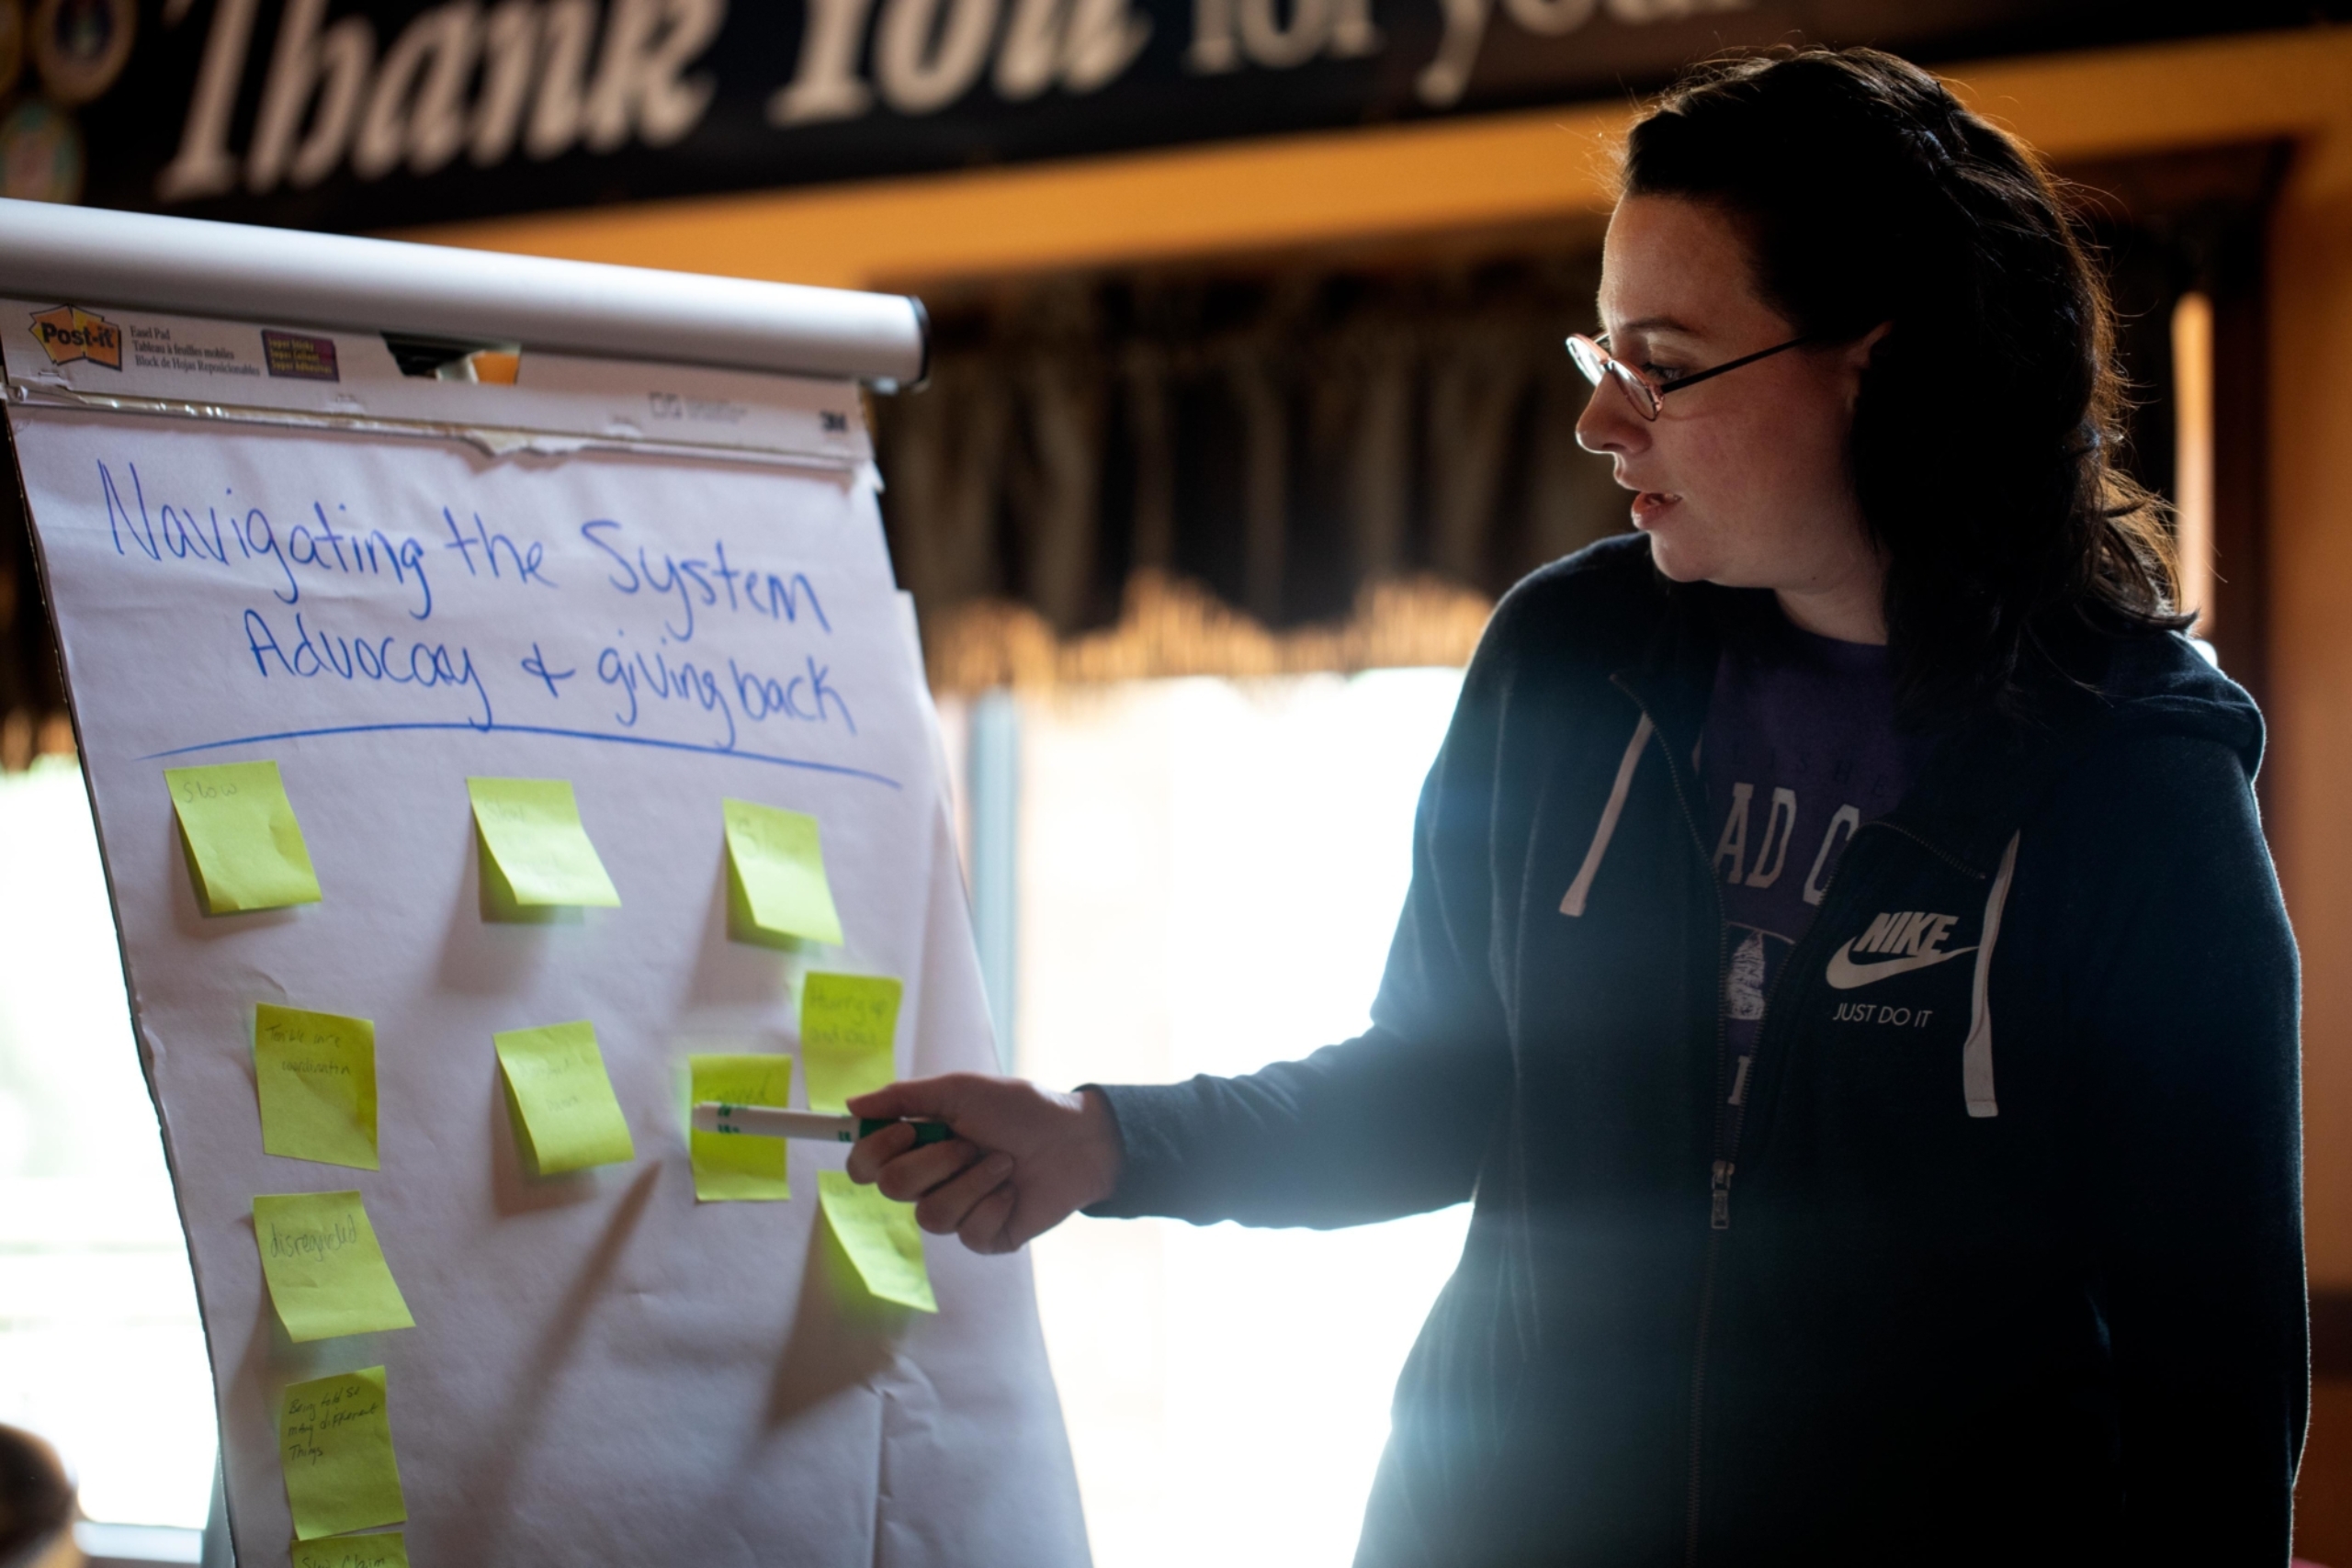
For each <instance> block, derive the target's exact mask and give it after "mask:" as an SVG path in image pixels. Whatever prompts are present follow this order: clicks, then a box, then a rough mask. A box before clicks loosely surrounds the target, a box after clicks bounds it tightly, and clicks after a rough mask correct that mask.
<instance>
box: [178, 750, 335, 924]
mask: <svg viewBox="0 0 2352 1568" xmlns="http://www.w3.org/2000/svg"><path fill="white" fill-rule="evenodd" d="M164 784H166V785H168V786H169V787H170V789H171V792H172V810H173V812H174V813H175V815H176V816H177V817H178V818H179V825H180V848H181V849H182V850H183V851H185V852H187V863H188V870H189V873H190V874H191V875H193V876H194V878H195V880H196V896H197V898H198V902H200V903H202V904H203V906H204V912H205V913H206V914H208V915H236V914H243V913H246V912H248V911H250V910H254V909H282V908H286V907H287V906H288V905H290V904H315V903H317V902H318V901H319V897H320V895H319V878H318V874H317V873H316V872H315V871H313V870H311V851H310V848H309V846H308V845H306V844H304V843H303V841H302V825H301V823H300V822H298V821H296V820H295V819H294V803H293V802H292V801H289V800H288V799H287V798H286V783H285V781H284V780H283V779H281V778H280V777H279V776H278V773H277V763H276V762H223V763H220V764H219V765H217V766H214V767H209V768H165V769H164Z"/></svg>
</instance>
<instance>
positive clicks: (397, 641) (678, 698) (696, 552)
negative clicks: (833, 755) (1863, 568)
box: [92, 456, 858, 772]
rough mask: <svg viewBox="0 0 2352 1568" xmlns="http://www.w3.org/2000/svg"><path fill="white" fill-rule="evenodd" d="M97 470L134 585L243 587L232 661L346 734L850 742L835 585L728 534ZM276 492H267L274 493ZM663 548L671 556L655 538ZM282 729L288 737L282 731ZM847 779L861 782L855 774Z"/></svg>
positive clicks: (116, 553) (227, 655) (144, 467)
mask: <svg viewBox="0 0 2352 1568" xmlns="http://www.w3.org/2000/svg"><path fill="white" fill-rule="evenodd" d="M192 478H193V477H192V476H188V475H185V474H182V473H177V472H163V471H159V470H157V469H156V468H154V467H153V465H152V464H151V463H147V462H141V461H135V460H133V459H132V458H130V457H129V456H126V457H124V458H123V459H122V460H121V461H120V462H119V463H117V462H115V461H112V460H109V459H104V458H102V459H100V460H99V461H98V463H97V464H96V473H95V474H94V475H93V476H92V479H93V481H94V485H95V489H96V496H95V497H94V498H93V499H94V500H95V501H96V503H97V506H98V508H99V509H100V511H101V512H102V514H103V516H104V518H105V522H106V529H107V532H106V539H107V544H108V545H109V546H110V547H111V550H112V555H113V558H114V559H115V560H116V561H117V563H118V565H119V569H120V570H124V571H136V572H148V573H153V572H159V571H161V572H172V573H193V574H198V575H201V576H203V577H207V578H209V579H211V580H212V581H216V582H220V581H225V582H227V583H229V584H232V585H233V587H232V592H234V593H235V594H236V595H237V598H236V601H235V603H234V608H233V610H232V611H231V612H230V613H227V614H225V615H223V616H222V619H221V625H220V643H219V644H218V645H217V646H216V647H215V648H213V649H191V650H190V651H191V653H192V654H193V655H194V656H195V657H198V658H200V659H214V658H218V659H220V660H222V661H223V665H224V670H225V671H235V672H238V673H239V674H240V676H241V678H242V679H243V680H244V681H248V682H256V683H258V686H259V687H260V689H261V690H262V691H263V692H265V693H267V694H271V696H272V698H274V699H275V701H276V703H277V705H282V706H284V707H286V709H287V711H288V715H289V716H294V715H296V714H297V713H298V712H299V711H300V709H301V708H302V707H303V706H304V705H303V703H302V701H301V699H300V696H299V695H298V694H300V693H303V692H305V691H309V690H329V689H332V690H335V691H337V692H339V693H340V695H338V697H337V699H336V702H335V709H336V714H337V717H338V719H339V723H338V725H337V726H336V728H343V729H349V728H371V727H376V726H388V727H393V728H458V727H465V728H474V729H480V730H489V729H508V728H535V729H545V730H550V731H554V732H560V733H565V734H577V735H585V736H590V737H593V738H597V739H615V740H620V741H627V742H641V743H646V744H655V745H672V746H684V747H687V748H690V749H693V750H714V751H721V752H734V751H739V750H743V751H753V752H765V751H768V750H775V749H777V748H779V747H786V746H788V745H789V744H790V743H791V742H793V741H795V740H806V739H809V738H812V737H815V736H820V735H821V736H825V737H829V738H831V739H832V740H834V741H837V742H842V743H845V744H847V745H850V746H852V747H854V743H855V741H856V739H857V735H858V723H857V708H858V703H857V698H856V695H855V686H856V680H855V674H854V671H853V670H850V669H847V668H844V667H842V663H841V660H840V656H839V655H838V654H837V652H836V638H837V634H838V631H839V627H838V626H837V620H836V617H837V616H838V615H840V614H841V613H842V610H841V604H842V603H843V601H842V596H841V595H839V594H836V593H832V592H830V591H829V590H828V587H827V582H826V573H825V570H824V569H823V568H822V567H820V566H814V565H811V564H809V563H807V562H802V561H795V560H791V559H787V558H779V557H778V556H777V554H776V553H775V547H774V544H773V541H768V542H766V543H765V545H764V546H763V545H753V544H747V543H746V542H745V540H744V539H743V538H741V537H736V536H730V534H729V532H728V531H727V530H726V529H725V528H724V527H720V528H717V529H714V530H712V531H711V532H710V533H709V535H708V543H707V545H703V544H701V543H699V539H700V535H699V534H698V535H697V536H696V538H697V541H698V542H697V544H696V545H695V547H693V548H692V549H691V550H682V549H681V548H680V547H678V546H677V545H676V544H675V543H674V540H675V538H676V537H677V536H678V533H679V530H677V529H676V528H675V527H663V528H656V527H654V526H652V525H650V524H647V525H633V524H632V523H631V521H630V520H628V519H627V518H617V517H591V518H584V519H582V520H581V521H579V522H578V523H576V524H574V523H566V522H562V521H549V520H548V519H547V517H546V515H545V514H544V513H535V514H534V515H533V516H532V518H531V519H530V520H529V521H527V522H515V521H512V520H509V519H506V518H503V517H501V516H500V515H498V514H496V513H495V512H493V511H492V510H491V509H489V508H487V507H485V506H484V505H481V504H478V503H477V502H475V501H473V500H460V499H456V498H453V499H450V500H447V501H443V500H441V499H439V498H431V499H429V500H428V501H426V502H422V503H420V502H418V501H416V500H415V499H413V498H402V499H401V500H398V501H395V502H375V501H372V500H370V499H368V498H366V497H349V496H337V497H330V496H322V495H313V494H310V493H308V492H307V491H294V492H290V493H276V492H272V493H257V492H256V491H255V487H254V481H253V480H252V479H250V478H247V479H245V480H244V482H243V484H242V485H239V484H233V483H229V482H220V483H210V482H206V481H204V480H202V479H194V482H191V479H192ZM263 488H264V489H265V490H266V489H267V488H268V487H267V486H266V485H265V486H264V487H263ZM657 539H659V540H661V541H663V542H658V543H657V542H656V541H657ZM295 728H296V727H295V726H293V725H291V724H289V726H288V731H289V732H291V731H293V730H294V729H295ZM849 771H852V772H854V771H857V770H855V769H854V767H852V768H851V769H850V770H849Z"/></svg>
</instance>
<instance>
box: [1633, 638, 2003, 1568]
mask: <svg viewBox="0 0 2352 1568" xmlns="http://www.w3.org/2000/svg"><path fill="white" fill-rule="evenodd" d="M1611 683H1613V684H1614V685H1616V687H1617V689H1618V690H1620V691H1622V692H1623V693H1624V694H1626V695H1627V696H1628V697H1631V698H1632V699H1633V702H1634V706H1635V707H1637V708H1639V709H1640V710H1641V711H1642V714H1643V716H1645V718H1649V720H1650V727H1651V729H1652V731H1653V733H1655V734H1656V736H1657V741H1658V750H1660V751H1662V752H1665V753H1666V776H1667V780H1668V783H1669V784H1672V785H1673V786H1674V799H1675V803H1676V804H1677V805H1678V806H1679V807H1681V808H1682V820H1683V822H1684V824H1685V825H1686V826H1687V827H1688V828H1689V829H1690V830H1691V849H1692V850H1693V852H1696V853H1697V855H1698V857H1699V863H1700V865H1701V866H1702V867H1703V868H1704V870H1705V872H1706V876H1707V886H1708V889H1709V891H1710V892H1711V893H1712V894H1713V897H1714V904H1715V969H1714V976H1713V980H1712V981H1711V982H1710V991H1709V997H1710V999H1711V1001H1712V1003H1713V1009H1714V1017H1715V1071H1714V1083H1713V1087H1712V1088H1711V1089H1710V1090H1709V1094H1710V1096H1711V1097H1712V1098H1713V1101H1714V1129H1715V1131H1714V1149H1713V1159H1712V1161H1711V1162H1710V1164H1709V1167H1708V1172H1707V1250H1706V1257H1705V1260H1704V1262H1703V1263H1702V1267H1701V1272H1700V1279H1699V1325H1698V1333H1697V1335H1696V1336H1695V1338H1694V1342H1693V1346H1692V1349H1691V1450H1690V1460H1689V1471H1688V1476H1687V1483H1686V1484H1687V1491H1686V1494H1685V1495H1686V1503H1685V1509H1684V1518H1683V1529H1684V1539H1683V1562H1684V1564H1685V1568H1697V1564H1698V1562H1699V1481H1700V1471H1701V1455H1702V1451H1703V1450H1702V1440H1703V1437H1704V1426H1705V1421H1704V1415H1703V1412H1704V1410H1705V1404H1704V1403H1703V1401H1704V1398H1705V1395H1706V1387H1707V1349H1708V1339H1709V1337H1710V1332H1711V1330H1712V1329H1713V1325H1714V1308H1715V1276H1716V1272H1717V1269H1718V1268H1719V1266H1720V1263H1721V1259H1722V1254H1723V1241H1724V1235H1726V1234H1727V1233H1728V1232H1729V1231H1730V1230H1731V1185H1732V1178H1733V1176H1734V1175H1735V1174H1736V1172H1737V1170H1738V1165H1737V1156H1738V1154H1739V1142H1740V1134H1742V1133H1743V1132H1744V1131H1745V1130H1746V1128H1747V1108H1748V1106H1750V1105H1752V1104H1754V1103H1755V1101H1756V1097H1757V1094H1758V1088H1759V1086H1760V1084H1761V1081H1762V1079H1763V1056H1764V1043H1765V1039H1766V1036H1767V1034H1768V1033H1769V1032H1770V1030H1771V1027H1772V1023H1773V1021H1774V1019H1775V1017H1776V1016H1777V1015H1776V1013H1775V1010H1774V1007H1773V1004H1774V1003H1775V1002H1776V1001H1777V1000H1778V999H1779V998H1780V992H1781V982H1782V981H1783V980H1784V979H1785V978H1786V977H1787V976H1790V975H1792V974H1797V973H1799V972H1800V971H1801V969H1802V967H1803V965H1802V964H1800V963H1799V960H1800V959H1805V960H1808V961H1809V960H1810V958H1811V956H1812V951H1813V948H1814V946H1815V940H1814V939H1815V936H1816V935H1817V934H1818V932H1819V931H1820V930H1821V929H1822V927H1821V919H1820V916H1819V915H1818V914H1816V915H1815V918H1814V919H1813V920H1812V921H1811V923H1810V924H1809V925H1808V926H1807V927H1806V930H1805V933H1804V936H1802V937H1800V938H1799V939H1798V940H1797V942H1796V943H1795V945H1793V946H1792V947H1791V948H1790V950H1789V954H1788V956H1787V957H1786V958H1785V959H1783V960H1782V961H1781V967H1780V969H1779V972H1778V973H1776V974H1774V975H1773V976H1772V977H1771V979H1770V981H1769V982H1767V983H1766V985H1765V987H1764V1021H1763V1025H1762V1027H1761V1028H1759V1029H1758V1031H1757V1036H1756V1048H1755V1051H1754V1053H1753V1054H1752V1055H1750V1057H1749V1058H1748V1062H1747V1073H1746V1074H1745V1076H1744V1081H1743V1082H1742V1083H1741V1085H1740V1088H1741V1089H1742V1090H1743V1092H1741V1093H1740V1095H1739V1097H1738V1102H1737V1103H1736V1104H1734V1103H1731V1102H1730V1101H1729V1100H1728V1099H1727V1097H1726V1096H1725V1094H1724V1088H1723V1085H1724V1075H1725V1070H1726V1068H1727V1067H1728V1066H1730V1064H1729V1062H1728V1061H1727V1059H1726V1058H1727V1057H1728V1055H1729V1047H1730V1036H1729V1032H1728V1031H1727V1030H1726V1029H1725V1027H1724V1004H1723V995H1722V987H1723V975H1724V969H1725V968H1726V967H1727V965H1728V963H1729V958H1730V954H1729V952H1728V949H1729V947H1730V936H1729V932H1728V930H1727V928H1726V919H1727V918H1726V916H1725V914H1724V891H1723V886H1722V884H1720V883H1719V882H1717V881H1716V880H1715V874H1714V866H1713V863H1711V862H1710V861H1709V860H1708V858H1707V840H1706V834H1705V832H1704V831H1703V829H1702V828H1701V827H1700V824H1699V817H1698V814H1697V813H1696V812H1695V811H1694V810H1692V809H1691V795H1690V792H1689V791H1688V790H1687V789H1685V788H1684V787H1683V783H1682V773H1681V770H1680V769H1679V767H1677V766H1676V765H1675V761H1674V756H1673V750H1672V748H1671V747H1669V746H1668V744H1667V743H1666V736H1665V732H1664V731H1663V730H1662V729H1659V728H1658V726H1657V719H1656V717H1655V716H1652V715H1651V714H1650V711H1649V705H1647V704H1646V703H1645V702H1643V701H1642V699H1641V698H1640V696H1639V695H1637V694H1635V693H1634V691H1633V689H1632V688H1631V687H1629V686H1627V685H1626V684H1625V683H1624V682H1623V681H1620V680H1617V679H1616V678H1615V677H1613V676H1612V677H1611ZM1873 828H1883V829H1886V830H1887V831H1888V832H1891V833H1896V834H1900V835H1901V836H1902V837H1904V838H1905V839H1908V840H1911V841H1912V842H1913V843H1916V844H1917V845H1918V846H1919V847H1920V848H1921V849H1923V850H1926V851H1927V852H1928V853H1929V854H1932V855H1934V856H1935V857H1936V858H1937V859H1938V860H1940V861H1942V862H1944V863H1946V864H1947V865H1950V866H1951V867H1952V868H1953V869H1955V870H1957V871H1962V872H1965V873H1966V874H1968V875H1970V876H1973V877H1977V878H1979V879H1982V877H1983V875H1984V874H1983V873H1982V872H1980V871H1977V870H1976V869H1975V868H1974V867H1973V866H1970V865H1966V864H1963V863H1962V862H1960V861H1958V860H1955V859H1953V858H1952V857H1951V855H1950V854H1947V853H1946V852H1944V851H1942V850H1940V849H1939V848H1937V847H1936V846H1935V845H1934V844H1931V843H1929V842H1928V840H1925V839H1923V838H1921V837H1919V835H1918V834H1917V833H1914V832H1912V831H1910V830H1909V829H1906V828H1904V827H1902V826H1900V825H1898V824H1896V823H1893V822H1889V821H1887V820H1886V819H1885V818H1877V819H1875V820H1873V821H1870V822H1864V823H1861V824H1860V825H1858V826H1857V827H1856V828H1855V829H1854V831H1853V835H1852V837H1850V838H1849V839H1848V840H1846V851H1845V853H1843V854H1841V855H1839V856H1838V866H1837V869H1836V870H1834V871H1832V872H1831V873H1830V874H1829V880H1828V881H1827V882H1826V883H1825V884H1824V885H1823V886H1822V899H1821V905H1820V908H1821V909H1822V910H1825V911H1826V909H1827V908H1829V899H1830V895H1831V894H1833V893H1834V892H1835V891H1836V890H1837V887H1838V882H1839V881H1840V879H1841V878H1842V877H1843V875H1844V873H1845V869H1846V863H1847V861H1848V860H1849V858H1850V857H1851V856H1852V854H1853V850H1854V840H1856V839H1860V837H1861V836H1862V835H1863V834H1864V833H1866V832H1868V831H1870V830H1871V829H1873Z"/></svg>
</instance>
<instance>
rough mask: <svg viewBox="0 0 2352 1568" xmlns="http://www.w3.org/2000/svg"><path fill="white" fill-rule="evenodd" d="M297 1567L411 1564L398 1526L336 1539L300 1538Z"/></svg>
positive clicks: (363, 1567) (389, 1567) (296, 1549)
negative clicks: (373, 1532)
mask: <svg viewBox="0 0 2352 1568" xmlns="http://www.w3.org/2000/svg"><path fill="white" fill-rule="evenodd" d="M294 1568H408V1542H407V1541H406V1540H404V1539H402V1537H401V1532H400V1531H398V1530H384V1531H382V1532H380V1533H379V1534H376V1535H347V1536H344V1537H342V1538H341V1539H339V1540H298V1541H296V1542H295V1543H294Z"/></svg>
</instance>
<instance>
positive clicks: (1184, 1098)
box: [1079, 1083, 1199, 1220]
mask: <svg viewBox="0 0 2352 1568" xmlns="http://www.w3.org/2000/svg"><path fill="white" fill-rule="evenodd" d="M1089 1089H1091V1090H1092V1091H1093V1092H1095V1093H1096V1094H1099V1095H1101V1096H1102V1097H1103V1104H1104V1106H1106V1107H1107V1108H1108V1109H1109V1111H1110V1112H1111V1125H1112V1126H1113V1127H1114V1129H1116V1131H1117V1134H1118V1139H1119V1184H1118V1186H1117V1187H1115V1188H1114V1189H1113V1190H1112V1191H1111V1195H1110V1196H1109V1197H1108V1198H1105V1199H1103V1201H1101V1202H1098V1203H1090V1204H1088V1205H1087V1206H1086V1207H1085V1208H1084V1209H1082V1210H1080V1213H1085V1214H1089V1215H1091V1216H1093V1217H1094V1218H1096V1219H1107V1220H1133V1219H1141V1218H1144V1217H1145V1216H1147V1215H1154V1214H1167V1213H1171V1212H1172V1211H1171V1209H1170V1207H1169V1205H1170V1202H1171V1201H1178V1191H1179V1190H1180V1189H1181V1187H1182V1183H1183V1172H1184V1167H1185V1165H1186V1163H1187V1162H1186V1160H1185V1158H1184V1153H1183V1150H1184V1145H1186V1144H1187V1143H1188V1142H1189V1141H1190V1140H1188V1139H1187V1138H1186V1137H1185V1136H1184V1134H1185V1132H1186V1130H1187V1124H1188V1123H1190V1122H1193V1120H1194V1119H1195V1118H1196V1117H1197V1116H1198V1115H1199V1107H1198V1104H1197V1097H1196V1096H1195V1095H1194V1094H1193V1092H1192V1086H1191V1085H1189V1084H1100V1083H1090V1084H1080V1085H1079V1090H1080V1093H1083V1092H1085V1091H1087V1090H1089Z"/></svg>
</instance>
